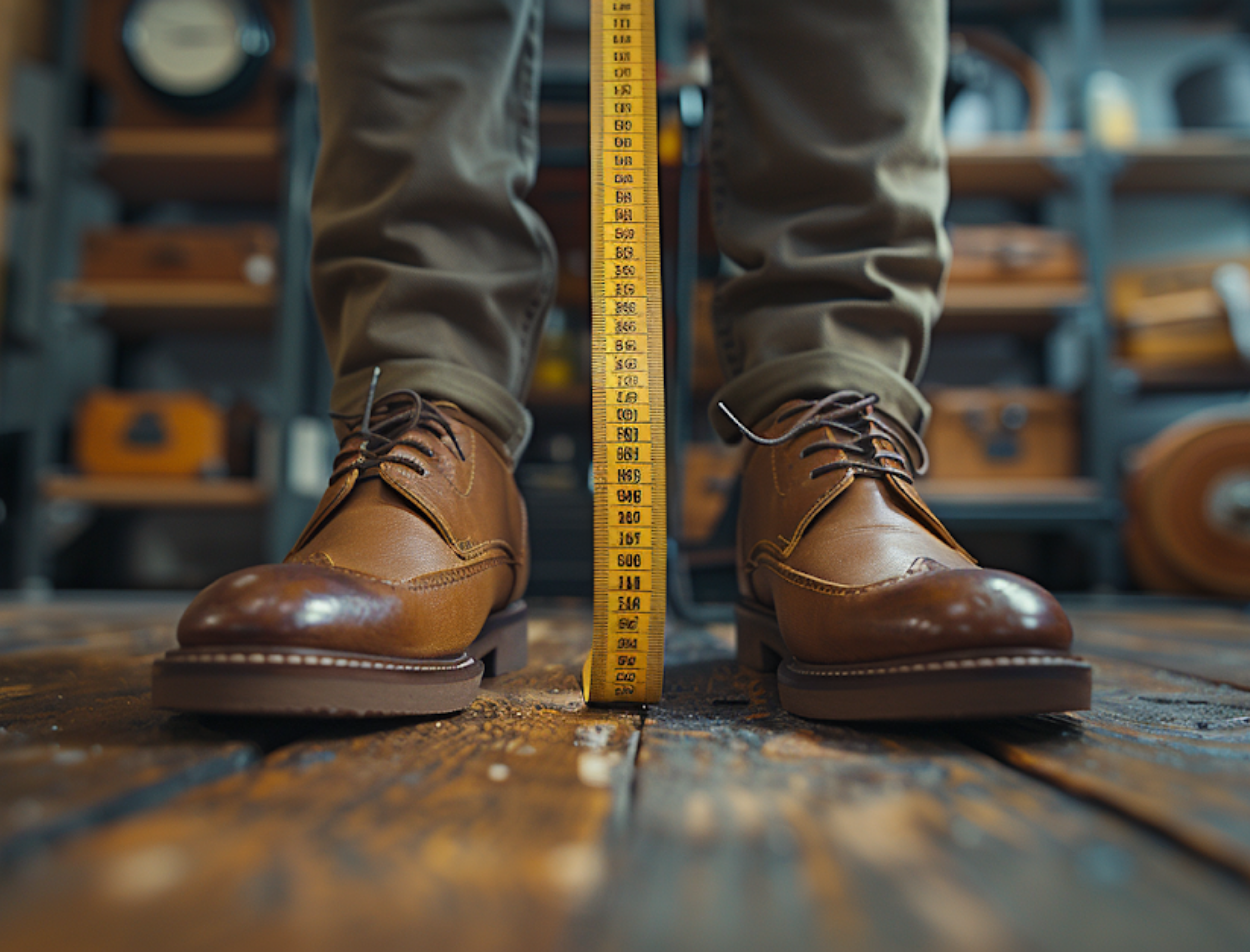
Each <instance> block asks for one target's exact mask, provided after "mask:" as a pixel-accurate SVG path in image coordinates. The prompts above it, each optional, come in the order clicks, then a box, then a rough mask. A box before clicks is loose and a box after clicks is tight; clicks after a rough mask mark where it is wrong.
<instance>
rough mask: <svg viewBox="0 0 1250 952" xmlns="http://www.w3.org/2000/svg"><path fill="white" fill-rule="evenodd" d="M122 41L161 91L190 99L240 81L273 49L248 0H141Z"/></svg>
mask: <svg viewBox="0 0 1250 952" xmlns="http://www.w3.org/2000/svg"><path fill="white" fill-rule="evenodd" d="M122 42H123V45H124V46H125V49H126V55H127V57H128V58H129V60H130V63H131V65H132V66H133V67H134V69H135V71H136V72H137V73H138V74H139V76H140V77H141V78H142V79H143V80H144V82H146V83H147V84H148V85H149V86H151V87H152V88H153V89H154V90H155V91H157V92H158V93H160V94H162V95H163V96H165V97H167V98H170V99H172V100H175V101H177V100H182V101H183V102H185V103H187V104H190V103H192V102H194V101H196V100H205V99H207V98H212V97H215V96H218V95H220V94H221V93H222V92H223V91H225V90H227V89H229V88H230V87H231V86H233V85H236V84H238V83H239V82H240V80H241V79H243V78H244V77H245V76H246V75H247V74H248V73H250V72H254V71H255V70H254V69H253V67H254V66H255V65H256V64H258V63H259V61H260V60H261V59H263V57H264V56H265V55H266V54H267V53H268V52H269V48H270V46H271V45H272V42H273V41H272V33H271V32H270V30H269V26H268V24H267V23H266V22H265V21H264V20H263V18H262V17H261V16H260V14H259V12H258V11H257V9H256V8H255V7H254V6H253V5H252V4H250V3H247V2H245V0H135V3H134V4H133V5H132V6H131V7H130V9H129V11H128V12H127V14H126V20H125V24H124V26H123V29H122Z"/></svg>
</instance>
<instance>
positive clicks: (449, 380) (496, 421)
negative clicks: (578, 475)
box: [330, 358, 534, 461]
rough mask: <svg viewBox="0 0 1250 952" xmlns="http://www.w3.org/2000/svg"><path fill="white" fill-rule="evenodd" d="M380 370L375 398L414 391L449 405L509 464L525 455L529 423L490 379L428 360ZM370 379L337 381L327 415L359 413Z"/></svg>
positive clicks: (366, 371) (359, 374) (367, 375)
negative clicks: (493, 442)
mask: <svg viewBox="0 0 1250 952" xmlns="http://www.w3.org/2000/svg"><path fill="white" fill-rule="evenodd" d="M380 366H381V367H382V375H381V377H380V378H379V379H378V396H383V395H385V394H387V393H390V392H391V391H393V390H414V391H416V392H417V393H419V394H421V396H422V397H427V398H429V399H432V400H450V401H451V402H452V403H454V404H456V406H458V407H460V409H462V410H464V412H465V413H468V414H469V415H470V416H472V417H473V418H474V419H476V420H478V421H479V422H480V423H482V424H483V425H485V426H486V427H488V428H489V429H490V430H491V431H492V432H493V433H494V434H495V435H496V436H498V437H499V439H500V440H501V441H503V444H504V446H505V447H507V450H508V452H509V453H510V454H511V455H512V459H513V460H514V461H515V460H518V459H520V457H521V454H522V453H523V452H524V451H525V446H526V444H528V443H529V439H530V434H531V432H532V431H533V428H534V421H533V418H532V417H531V416H530V414H529V411H528V410H526V409H525V407H523V406H522V405H521V403H520V401H518V400H517V398H516V397H514V396H513V395H512V394H511V393H510V392H509V391H508V390H506V389H505V388H504V387H502V386H500V385H499V384H498V383H497V382H496V381H494V380H492V379H491V378H490V377H487V376H485V375H484V374H480V373H478V372H477V371H476V370H470V369H469V368H468V367H461V366H458V365H456V364H449V363H446V362H445V361H441V360H431V359H429V358H411V359H407V360H389V361H386V362H385V363H383V364H381V365H380ZM372 378H373V368H372V367H368V368H363V369H361V370H357V371H354V372H352V373H349V374H347V375H345V376H343V377H340V378H339V379H338V380H337V381H336V382H335V384H334V389H333V390H332V391H331V392H330V409H331V410H333V411H335V412H336V413H362V412H363V411H364V407H365V398H366V397H367V396H368V394H369V381H370V380H371V379H372ZM340 429H341V428H340ZM342 435H343V434H342V433H341V432H340V434H339V436H340V437H341V436H342Z"/></svg>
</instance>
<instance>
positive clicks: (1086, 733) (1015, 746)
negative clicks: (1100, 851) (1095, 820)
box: [975, 659, 1250, 881]
mask: <svg viewBox="0 0 1250 952" xmlns="http://www.w3.org/2000/svg"><path fill="white" fill-rule="evenodd" d="M1094 664H1095V674H1094V692H1095V693H1094V698H1095V699H1094V709H1093V710H1092V711H1088V712H1082V713H1080V714H1075V715H1070V716H1063V717H1053V718H1044V719H1043V718H1038V719H1033V720H1026V719H1021V720H1019V721H1013V722H1011V723H1009V724H1006V725H1002V726H997V727H993V728H985V729H982V730H980V731H979V732H976V734H975V736H976V737H977V738H978V739H979V742H980V743H981V744H983V745H984V746H985V747H986V749H987V750H989V751H991V752H992V753H993V754H994V755H995V756H997V757H1000V758H1001V759H1002V760H1004V761H1005V762H1006V763H1009V764H1011V765H1013V766H1015V767H1017V768H1019V769H1021V770H1024V771H1026V772H1028V773H1029V774H1031V775H1033V776H1036V777H1038V778H1040V779H1043V780H1045V781H1046V782H1048V783H1051V784H1054V785H1055V786H1057V787H1058V788H1060V789H1062V790H1066V791H1068V792H1069V793H1072V794H1076V795H1079V796H1082V797H1087V798H1089V799H1092V800H1096V801H1098V802H1100V803H1104V804H1106V805H1108V806H1110V807H1112V808H1113V809H1115V810H1117V811H1120V812H1122V813H1123V814H1125V815H1127V816H1131V817H1133V818H1134V819H1136V820H1137V821H1138V822H1140V823H1143V824H1146V825H1148V826H1150V827H1153V828H1155V829H1157V830H1159V831H1161V832H1162V833H1164V834H1166V835H1167V836H1169V837H1171V838H1173V839H1175V840H1176V841H1178V842H1180V843H1184V844H1185V845H1187V846H1188V847H1189V848H1190V849H1192V850H1194V851H1195V852H1197V853H1199V854H1201V855H1203V856H1207V857H1210V858H1211V859H1212V860H1213V861H1216V862H1219V863H1221V864H1223V865H1224V866H1226V867H1228V868H1229V869H1231V870H1234V871H1236V872H1238V873H1239V874H1240V875H1242V876H1244V877H1246V879H1247V881H1250V692H1247V691H1243V690H1240V689H1238V688H1234V687H1229V686H1227V685H1218V684H1212V683H1210V682H1208V681H1205V680H1202V679H1200V678H1194V677H1190V676H1187V675H1182V674H1176V673H1174V672H1168V671H1158V670H1154V669H1152V668H1149V667H1145V666H1142V665H1138V664H1134V663H1132V662H1125V661H1115V660H1111V659H1097V660H1095V662H1094Z"/></svg>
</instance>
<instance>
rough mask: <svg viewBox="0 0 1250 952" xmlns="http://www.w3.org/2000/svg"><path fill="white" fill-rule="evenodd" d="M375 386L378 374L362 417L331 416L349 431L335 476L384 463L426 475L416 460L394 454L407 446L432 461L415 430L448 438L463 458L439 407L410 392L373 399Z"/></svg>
mask: <svg viewBox="0 0 1250 952" xmlns="http://www.w3.org/2000/svg"><path fill="white" fill-rule="evenodd" d="M376 387H377V374H375V375H374V378H373V383H372V384H371V385H370V387H369V396H368V397H367V398H366V403H365V411H364V413H363V414H357V413H331V414H330V417H331V418H332V419H335V420H341V421H343V422H344V423H346V424H347V425H348V427H349V428H350V430H351V433H350V434H349V435H348V438H347V439H346V440H344V446H343V449H342V450H340V452H339V455H338V456H337V457H336V458H335V460H334V473H335V475H336V476H337V475H338V474H339V473H342V472H346V471H348V470H352V469H355V470H362V471H363V470H367V469H372V468H374V467H375V466H377V465H378V464H379V463H382V462H384V461H386V462H392V463H401V464H403V465H404V466H407V467H408V468H409V469H411V470H413V471H414V472H416V473H417V475H419V476H425V475H426V474H427V472H428V470H426V468H425V467H424V466H422V465H421V463H420V462H419V461H418V460H415V459H413V458H412V457H411V456H409V455H407V454H405V453H394V450H395V449H396V448H398V447H400V446H406V447H409V448H410V449H414V450H416V451H417V452H418V453H421V454H422V455H424V456H427V457H429V458H430V459H433V458H434V455H435V453H434V448H433V447H432V446H430V444H429V443H427V442H426V441H425V440H422V439H421V438H420V437H418V436H416V435H415V434H416V432H417V431H424V432H426V433H429V434H430V435H431V436H433V437H435V438H436V439H437V440H438V441H439V442H440V443H441V442H443V440H444V438H447V439H450V441H451V445H452V446H453V447H454V448H455V450H456V454H457V455H458V456H459V457H460V459H461V460H464V459H465V458H466V457H465V455H464V450H463V449H461V448H460V442H459V441H458V440H457V439H456V434H455V432H454V431H453V430H452V428H451V421H450V420H448V419H447V417H445V416H443V414H442V412H441V411H440V410H439V409H438V407H436V406H434V405H433V404H432V403H430V402H428V401H427V400H425V399H423V398H422V397H421V395H420V394H418V393H416V392H415V391H412V390H396V391H394V392H392V393H388V394H386V396H384V397H379V398H378V399H377V400H375V399H374V397H373V394H374V391H375V389H376ZM357 427H359V429H357ZM355 436H359V437H361V441H360V444H359V445H358V446H355V447H350V448H349V447H348V446H347V443H348V441H349V440H350V439H351V438H352V437H355ZM349 461H350V463H349ZM345 464H346V465H345Z"/></svg>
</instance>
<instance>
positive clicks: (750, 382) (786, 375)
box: [708, 350, 930, 443]
mask: <svg viewBox="0 0 1250 952" xmlns="http://www.w3.org/2000/svg"><path fill="white" fill-rule="evenodd" d="M836 390H859V391H860V392H862V393H875V394H876V395H877V396H878V397H879V398H880V404H879V405H880V407H881V409H882V410H884V411H886V412H887V413H889V414H890V415H891V416H893V417H896V418H898V419H899V420H903V421H905V422H907V423H909V424H910V425H911V426H912V427H913V428H914V429H915V430H916V432H917V433H923V432H924V427H925V425H926V424H927V423H928V422H929V412H930V410H929V403H928V401H927V400H925V398H924V397H923V396H922V395H921V393H920V391H919V390H918V389H917V388H916V385H915V384H913V383H912V382H911V381H910V380H908V379H907V378H906V377H904V376H903V375H902V374H899V373H897V372H895V371H893V370H891V369H890V368H889V367H885V366H883V365H881V364H879V363H877V362H876V361H875V360H870V359H868V358H866V357H861V356H859V355H858V354H852V353H846V352H844V351H826V350H812V351H805V352H804V353H801V354H791V355H790V356H788V357H778V358H776V359H774V360H770V361H768V363H766V364H762V365H761V366H759V367H755V368H752V369H751V370H748V371H746V372H745V373H742V374H739V375H738V376H737V377H735V378H734V379H733V380H731V381H730V382H729V383H727V384H725V386H723V387H721V388H720V390H719V391H717V393H716V396H714V397H713V398H712V405H711V407H710V408H709V410H708V412H709V414H710V416H711V418H712V426H713V427H714V428H715V430H716V432H717V433H718V434H719V435H720V436H721V438H722V439H724V440H726V441H727V442H730V443H736V442H737V441H738V440H739V439H741V436H742V434H741V433H739V432H738V428H737V427H735V426H734V425H733V423H732V422H730V420H729V417H727V416H725V414H724V413H722V412H721V411H720V410H719V409H718V408H717V404H718V403H722V402H723V403H724V404H725V406H727V407H729V409H730V410H731V411H732V412H733V414H734V416H736V417H737V418H738V419H739V420H741V421H742V422H743V423H745V424H746V425H747V426H750V427H754V426H756V425H757V424H759V422H760V421H761V420H763V419H764V418H765V417H766V416H768V415H769V414H770V413H772V412H773V411H774V410H776V409H777V407H779V406H781V404H783V403H785V402H786V401H787V400H800V399H802V400H814V399H819V398H820V397H823V396H826V395H828V394H830V393H833V392H834V391H836Z"/></svg>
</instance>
